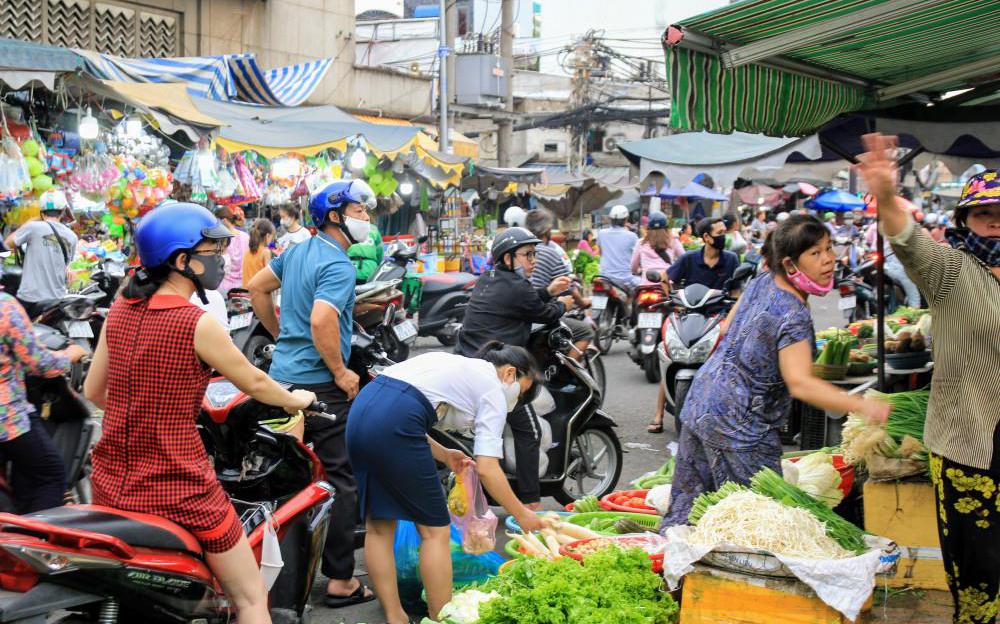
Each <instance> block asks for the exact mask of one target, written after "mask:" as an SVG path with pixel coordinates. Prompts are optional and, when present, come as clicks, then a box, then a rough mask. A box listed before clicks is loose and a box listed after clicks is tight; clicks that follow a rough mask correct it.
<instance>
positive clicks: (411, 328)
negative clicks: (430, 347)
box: [392, 321, 417, 340]
mask: <svg viewBox="0 0 1000 624" xmlns="http://www.w3.org/2000/svg"><path fill="white" fill-rule="evenodd" d="M392 331H394V332H396V338H399V339H400V340H407V339H409V338H413V337H414V336H416V335H417V326H416V325H414V324H413V322H412V321H403V322H402V323H400V324H399V325H393V327H392Z"/></svg>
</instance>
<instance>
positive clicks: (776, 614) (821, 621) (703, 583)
mask: <svg viewBox="0 0 1000 624" xmlns="http://www.w3.org/2000/svg"><path fill="white" fill-rule="evenodd" d="M870 608H871V598H869V599H868V603H867V604H866V605H865V607H864V608H863V609H862V612H864V611H866V610H868V609H870ZM680 616H681V617H680V624H775V623H776V622H782V623H783V624H851V620H848V619H847V618H845V617H844V616H843V615H841V614H840V612H839V611H837V610H836V609H834V608H833V607H830V606H828V605H827V604H826V603H825V602H823V601H822V600H820V599H819V597H818V596H816V594H815V592H813V590H812V589H810V588H809V586H808V585H806V584H805V583H802V582H801V581H798V580H796V579H790V578H775V577H765V576H754V575H749V574H737V573H735V572H727V571H725V570H719V569H717V568H710V567H707V566H704V565H695V570H694V572H691V573H689V574H688V575H687V576H685V577H684V586H683V588H682V592H681V613H680Z"/></svg>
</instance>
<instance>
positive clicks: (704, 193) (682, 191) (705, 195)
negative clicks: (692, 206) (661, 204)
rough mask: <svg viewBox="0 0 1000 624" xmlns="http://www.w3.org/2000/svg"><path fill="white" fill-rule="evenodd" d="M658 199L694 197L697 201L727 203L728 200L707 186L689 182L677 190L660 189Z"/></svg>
mask: <svg viewBox="0 0 1000 624" xmlns="http://www.w3.org/2000/svg"><path fill="white" fill-rule="evenodd" d="M660 197H664V198H667V199H672V198H674V197H694V198H697V199H710V200H712V201H727V200H728V199H729V198H728V197H726V196H725V195H723V194H722V193H720V192H718V191H716V190H713V189H710V188H708V187H707V186H702V185H700V184H698V183H697V182H689V183H687V184H686V185H685V186H683V187H682V188H679V189H675V188H669V187H668V188H664V189H660Z"/></svg>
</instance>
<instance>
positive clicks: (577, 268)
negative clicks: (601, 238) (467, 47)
mask: <svg viewBox="0 0 1000 624" xmlns="http://www.w3.org/2000/svg"><path fill="white" fill-rule="evenodd" d="M571 256H572V262H573V272H574V273H576V274H577V275H579V276H580V280H581V281H582V282H583V283H584V284H589V283H591V282H592V281H594V278H595V277H597V275H598V273H600V269H601V258H600V256H592V255H590V254H589V253H587V252H586V251H584V250H582V249H574V250H573V251H572V252H571Z"/></svg>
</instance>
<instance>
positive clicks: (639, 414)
mask: <svg viewBox="0 0 1000 624" xmlns="http://www.w3.org/2000/svg"><path fill="white" fill-rule="evenodd" d="M838 299H839V297H838V295H837V294H836V291H834V292H833V293H831V294H830V295H828V296H827V297H825V298H823V299H818V300H817V299H816V298H813V301H812V307H813V323H814V325H815V327H816V329H817V331H818V330H821V329H826V328H828V327H835V326H836V327H842V326H843V325H844V321H843V319H842V316H841V314H840V312H839V311H838V310H837V301H838ZM625 347H626V345H625V344H624V343H622V342H618V343H616V344H615V346H614V348H613V349H612V350H611V352H610V353H609V354H608V355H607V356H605V369H606V371H607V377H608V383H607V392H608V396H607V398H606V399H605V402H604V409H605V411H606V412H607V413H608V414H609V415H610V416H611V417H612V418H614V419H615V421H616V422H617V423H618V436H619V438H620V440H621V443H622V447H623V450H624V452H625V456H624V460H625V461H624V466H623V469H622V476H621V480H620V481H619V487H624V486H626V485H627V484H628V483H629V481H632V480H633V479H635V478H636V477H638V476H639V475H642V474H644V473H646V472H648V471H650V470H655V469H656V468H658V467H660V466H661V465H662V464H663V462H664V461H666V459H667V452H666V447H667V444H669V443H670V442H672V441H674V440H676V439H677V437H676V434H675V432H674V429H673V423H672V421H671V419H669V418H667V419H666V420H665V421H664V431H663V433H662V434H660V435H651V434H649V433H647V432H646V425H647V424H648V423H649V421H650V419H651V418H652V415H653V410H654V408H655V407H656V386H655V385H654V384H650V383H648V382H646V379H645V377H644V376H643V373H642V370H641V369H640V368H639V367H638V366H636V365H635V364H634V363H633V362H632V361H631V360H630V359H629V357H628V355H627V354H626V348H625ZM441 348H442V347H440V345H438V343H437V341H435V340H433V339H425V338H421V339H420V341H419V342H418V343H417V348H416V349H415V350H414V352H413V353H414V354H417V353H421V352H424V351H430V350H435V349H441ZM544 504H545V507H546V508H550V509H558V508H559V506H558V505H557V504H556V503H555V501H554V500H552V499H547V500H546V501H544ZM495 511H497V515H499V516H500V525H501V526H502V525H503V520H504V518H505V517H506V514H505V513H502V511H503V510H502V509H495ZM501 514H502V515H501ZM501 537H502V533H501ZM501 545H502V544H501ZM357 559H358V569H357V573H358V574H359V575H361V578H362V580H363V581H364V582H368V579H367V578H366V577H365V576H364V574H365V568H364V555H363V551H360V550H359V551H358V552H357ZM325 589H326V579H325V578H322V577H320V578H318V579H317V582H316V585H315V586H314V588H313V600H312V603H313V604H314V605H317V606H316V608H315V610H314V611H313V613H312V621H313V622H318V623H321V624H372V623H379V622H384V621H385V619H384V617H383V615H382V610H381V608H380V607H379V606H378V601H373V602H369V603H366V604H364V605H358V606H355V607H350V608H344V609H328V608H326V607H324V606H322V598H323V592H324V591H325Z"/></svg>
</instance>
